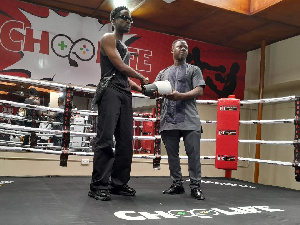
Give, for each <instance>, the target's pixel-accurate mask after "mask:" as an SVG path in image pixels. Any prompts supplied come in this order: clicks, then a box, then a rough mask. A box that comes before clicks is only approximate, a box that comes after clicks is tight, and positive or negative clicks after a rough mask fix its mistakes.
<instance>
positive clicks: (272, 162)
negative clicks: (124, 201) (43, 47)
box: [0, 146, 299, 166]
mask: <svg viewBox="0 0 300 225" xmlns="http://www.w3.org/2000/svg"><path fill="white" fill-rule="evenodd" d="M0 150H2V151H14V152H24V151H26V152H34V153H46V154H56V155H60V154H62V153H63V151H55V150H44V149H35V148H22V147H8V146H0ZM65 153H66V152H65ZM66 154H69V155H78V156H93V155H94V152H71V151H68V152H67V153H66ZM157 157H160V158H161V159H168V156H155V155H144V154H143V155H142V154H134V155H133V158H137V159H155V158H157ZM179 158H180V159H188V157H187V156H179ZM200 159H201V160H207V159H215V156H201V157H200ZM238 160H239V161H249V162H256V163H266V164H274V165H280V166H295V165H297V166H299V163H298V164H295V163H292V162H281V161H272V160H262V159H252V158H243V157H238Z"/></svg>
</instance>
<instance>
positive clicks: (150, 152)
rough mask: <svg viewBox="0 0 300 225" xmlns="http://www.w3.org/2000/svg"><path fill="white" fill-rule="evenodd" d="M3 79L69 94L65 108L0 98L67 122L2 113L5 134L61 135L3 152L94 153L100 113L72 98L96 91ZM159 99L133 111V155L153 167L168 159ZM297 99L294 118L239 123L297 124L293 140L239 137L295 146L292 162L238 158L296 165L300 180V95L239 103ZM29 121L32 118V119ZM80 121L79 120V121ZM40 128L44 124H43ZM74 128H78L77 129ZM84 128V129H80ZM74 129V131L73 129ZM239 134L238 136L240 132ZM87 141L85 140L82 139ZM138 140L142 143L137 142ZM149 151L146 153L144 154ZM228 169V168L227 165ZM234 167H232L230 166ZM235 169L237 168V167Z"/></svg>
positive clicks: (0, 127) (64, 157)
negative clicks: (55, 141) (76, 105)
mask: <svg viewBox="0 0 300 225" xmlns="http://www.w3.org/2000/svg"><path fill="white" fill-rule="evenodd" d="M0 80H1V81H9V82H19V83H30V84H32V85H38V86H46V87H48V88H49V87H50V88H52V89H54V90H58V89H60V90H64V91H65V96H66V101H65V102H66V104H65V109H60V108H50V107H45V106H37V105H28V104H24V103H17V102H12V101H7V100H0V104H1V105H9V106H12V107H16V108H19V109H24V108H28V109H33V110H35V111H37V110H39V111H41V112H57V113H63V114H64V122H63V124H60V125H62V126H64V129H63V130H53V129H49V128H48V129H47V128H33V127H25V126H21V125H18V124H16V123H15V125H14V124H12V123H11V121H18V122H20V121H25V120H26V118H25V117H22V116H20V115H11V114H5V113H0V118H1V119H2V121H8V123H5V122H1V123H0V132H1V133H2V134H7V135H13V136H17V137H19V136H24V135H30V134H32V133H34V134H36V135H37V136H38V137H40V138H41V137H43V136H48V137H49V136H59V137H62V140H63V141H62V142H63V144H62V146H53V145H52V144H51V143H37V144H36V146H33V144H32V143H31V144H30V145H29V146H22V143H21V142H18V141H14V140H9V141H7V140H6V141H5V140H1V141H0V151H14V152H24V151H25V152H34V153H46V154H56V155H60V157H61V158H60V165H61V166H67V161H68V155H80V156H93V150H92V146H91V144H90V142H91V140H92V139H93V137H95V135H96V133H95V127H96V117H97V112H95V111H90V110H73V109H72V99H73V94H74V92H76V91H77V92H85V93H90V94H93V93H94V92H95V89H94V88H88V87H80V86H73V85H72V86H69V85H64V84H60V83H55V82H48V81H41V80H32V79H27V78H20V77H12V76H5V75H1V76H0ZM133 97H138V98H147V97H146V96H144V95H141V94H135V93H134V94H133ZM159 100H160V99H158V100H157V102H156V109H155V110H153V112H152V114H151V113H143V114H138V113H134V115H133V119H134V124H133V129H134V136H133V146H134V153H138V154H134V156H133V157H134V158H137V159H138V158H143V159H152V160H153V167H154V168H155V169H159V168H160V160H161V159H167V156H162V155H161V149H160V144H161V143H160V141H161V140H160V135H159V133H158V129H159V116H160V107H161V102H160V101H159ZM290 101H295V118H291V119H277V120H248V121H245V120H239V121H238V123H239V125H250V124H283V123H294V125H295V137H294V140H293V141H292V140H288V141H273V140H272V141H268V140H240V139H239V140H238V142H239V143H248V144H254V145H257V144H258V145H265V144H268V145H293V146H294V148H295V150H294V161H293V162H281V161H272V160H262V159H257V158H249V157H240V156H238V158H237V159H236V161H237V160H238V161H247V162H253V163H264V164H274V165H280V166H289V167H295V178H296V180H297V181H299V180H300V178H299V176H300V174H299V170H300V169H299V158H300V156H299V136H298V135H299V132H300V128H299V123H300V122H299V114H300V109H299V107H300V103H299V102H300V98H299V97H297V96H288V97H281V98H271V99H260V100H244V101H240V103H239V104H240V105H251V104H259V103H263V104H268V103H281V102H290ZM196 102H197V103H198V104H206V105H207V104H208V105H217V104H218V101H215V100H197V101H196ZM72 116H79V117H80V118H81V119H82V120H81V121H78V119H77V121H76V119H75V120H73V123H71V117H72ZM29 122H30V121H29ZM31 122H33V123H42V121H39V120H38V119H36V120H35V119H32V121H31ZM46 122H47V123H48V124H52V125H55V124H59V123H57V122H49V121H46ZM79 122H80V123H79ZM201 123H202V124H203V125H204V124H207V125H209V124H217V121H209V120H201ZM40 127H41V126H40ZM74 127H77V130H80V131H76V129H75V130H74ZM80 127H81V129H80ZM72 129H73V130H72ZM237 136H238V135H237ZM76 138H77V139H78V138H82V140H81V142H80V145H78V144H77V145H75V144H73V140H76ZM83 140H84V141H83ZM74 142H75V141H74ZM136 142H140V143H139V144H138V145H137V144H136ZM201 142H216V139H204V138H202V139H201ZM142 153H147V154H142ZM180 157H181V159H186V158H187V157H186V156H180ZM201 159H202V160H206V159H210V160H215V159H216V155H213V156H201ZM225 169H226V167H225ZM229 169H231V168H229ZM234 169H236V168H234Z"/></svg>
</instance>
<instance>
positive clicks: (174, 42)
mask: <svg viewBox="0 0 300 225" xmlns="http://www.w3.org/2000/svg"><path fill="white" fill-rule="evenodd" d="M179 41H180V42H182V41H184V42H185V43H187V41H186V40H184V39H177V40H175V41H173V43H172V50H173V48H174V45H175V44H176V43H177V42H179Z"/></svg>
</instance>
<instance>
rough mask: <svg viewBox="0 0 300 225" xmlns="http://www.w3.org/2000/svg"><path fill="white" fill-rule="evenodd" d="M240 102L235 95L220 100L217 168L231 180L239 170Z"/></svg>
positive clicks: (217, 130)
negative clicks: (232, 173) (232, 174)
mask: <svg viewBox="0 0 300 225" xmlns="http://www.w3.org/2000/svg"><path fill="white" fill-rule="evenodd" d="M239 120H240V100H239V99H236V98H235V96H234V95H229V97H228V98H221V99H219V100H218V108H217V129H216V159H215V167H216V168H218V169H224V170H225V177H226V178H231V172H232V170H236V169H237V161H238V143H239V124H240V121H239Z"/></svg>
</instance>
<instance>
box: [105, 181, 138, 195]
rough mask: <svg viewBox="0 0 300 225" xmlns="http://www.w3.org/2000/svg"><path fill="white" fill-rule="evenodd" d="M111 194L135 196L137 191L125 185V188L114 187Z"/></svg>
mask: <svg viewBox="0 0 300 225" xmlns="http://www.w3.org/2000/svg"><path fill="white" fill-rule="evenodd" d="M110 193H111V194H114V195H124V196H135V193H136V191H135V190H134V189H133V188H131V187H129V186H128V185H127V184H125V185H123V186H116V187H112V188H111V189H110Z"/></svg>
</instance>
